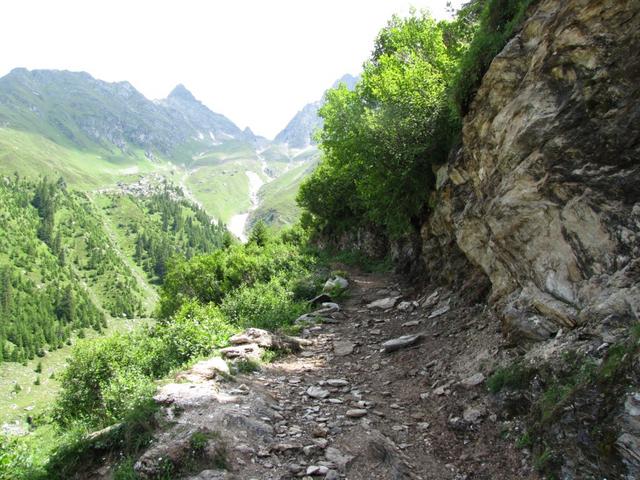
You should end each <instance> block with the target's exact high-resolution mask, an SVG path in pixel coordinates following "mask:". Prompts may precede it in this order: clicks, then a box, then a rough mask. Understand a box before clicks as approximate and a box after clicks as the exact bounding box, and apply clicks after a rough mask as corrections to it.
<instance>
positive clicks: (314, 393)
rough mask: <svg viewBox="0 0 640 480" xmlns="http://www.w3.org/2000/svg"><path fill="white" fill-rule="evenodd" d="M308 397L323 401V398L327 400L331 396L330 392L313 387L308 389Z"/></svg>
mask: <svg viewBox="0 0 640 480" xmlns="http://www.w3.org/2000/svg"><path fill="white" fill-rule="evenodd" d="M307 395H309V396H310V397H311V398H318V399H320V400H322V399H323V398H327V397H328V396H329V395H330V394H329V391H328V390H325V389H324V388H321V387H316V386H311V387H309V388H307Z"/></svg>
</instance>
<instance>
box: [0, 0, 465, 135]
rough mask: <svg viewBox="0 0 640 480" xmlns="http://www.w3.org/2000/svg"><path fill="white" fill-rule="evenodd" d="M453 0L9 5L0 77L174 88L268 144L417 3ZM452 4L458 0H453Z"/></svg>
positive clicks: (0, 36) (439, 8)
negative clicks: (57, 75)
mask: <svg viewBox="0 0 640 480" xmlns="http://www.w3.org/2000/svg"><path fill="white" fill-rule="evenodd" d="M446 3H447V2H446V0H413V1H411V0H224V1H222V0H179V1H178V0H171V1H169V0H102V1H98V0H56V1H51V0H2V3H1V4H0V16H1V18H2V19H3V22H2V24H3V25H2V28H0V45H2V46H3V47H2V55H1V56H0V76H2V75H5V74H6V73H8V72H9V71H10V70H11V69H13V68H15V67H26V68H29V69H36V68H47V69H65V70H75V71H78V70H83V71H87V72H89V73H90V74H91V75H93V76H94V77H96V78H99V79H102V80H107V81H121V80H128V81H129V82H131V83H132V84H133V85H134V86H135V87H136V88H137V89H138V90H140V91H141V92H142V93H143V94H144V95H145V96H147V97H148V98H163V97H166V96H167V94H168V93H169V92H170V91H171V89H172V88H173V87H174V86H175V85H176V84H178V83H183V84H184V85H185V86H186V87H187V88H188V89H189V90H191V92H192V93H193V94H194V95H195V96H196V97H197V98H198V99H200V100H201V101H202V102H204V103H205V104H206V105H207V106H208V107H209V108H211V109H212V110H214V111H216V112H219V113H222V114H224V115H226V116H227V117H229V118H230V119H231V120H233V121H234V122H235V123H237V124H238V126H239V127H241V128H244V127H245V126H250V127H251V129H252V130H253V131H254V132H255V133H257V134H261V135H265V136H267V137H269V138H272V137H273V136H274V135H275V134H276V133H277V132H278V131H280V130H281V129H282V128H283V127H284V126H285V125H286V123H287V122H288V121H289V120H290V119H291V117H293V115H295V113H296V112H297V111H298V110H300V109H301V108H302V107H303V106H304V105H305V104H306V103H309V102H311V101H314V100H317V99H318V98H320V96H321V95H322V93H323V92H324V90H325V89H326V88H327V87H329V86H331V84H332V83H333V82H334V81H335V80H336V79H337V78H339V77H341V76H342V75H343V74H345V73H351V74H357V73H358V72H359V71H360V67H361V65H362V62H363V61H364V60H365V59H366V58H367V57H368V56H369V54H370V52H371V49H372V47H373V41H374V39H375V37H376V34H377V32H378V31H379V30H380V28H382V27H383V26H384V25H385V24H386V22H387V20H388V19H389V18H390V17H391V15H392V14H393V13H400V14H406V13H407V12H408V10H409V6H410V5H413V6H415V7H416V8H418V9H423V8H427V9H429V10H430V11H431V12H432V14H433V15H434V16H436V17H437V18H445V17H446V9H445V5H446ZM452 3H453V5H454V6H457V5H459V4H460V3H461V0H454V1H453V2H452Z"/></svg>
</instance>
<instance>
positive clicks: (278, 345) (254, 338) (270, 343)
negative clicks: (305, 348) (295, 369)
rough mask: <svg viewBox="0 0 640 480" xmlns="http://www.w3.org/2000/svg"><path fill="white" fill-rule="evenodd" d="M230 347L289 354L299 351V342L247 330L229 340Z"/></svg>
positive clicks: (276, 335) (269, 333)
mask: <svg viewBox="0 0 640 480" xmlns="http://www.w3.org/2000/svg"><path fill="white" fill-rule="evenodd" d="M229 343H231V345H257V346H259V347H262V348H271V349H277V350H286V351H291V352H298V351H300V341H299V340H298V339H296V338H293V337H288V336H286V335H278V334H275V333H271V332H268V331H266V330H263V329H261V328H247V329H246V330H245V331H244V332H242V333H238V334H236V335H234V336H232V337H231V338H230V339H229Z"/></svg>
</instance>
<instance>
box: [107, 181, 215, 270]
mask: <svg viewBox="0 0 640 480" xmlns="http://www.w3.org/2000/svg"><path fill="white" fill-rule="evenodd" d="M158 189H159V191H158V192H157V193H155V194H153V195H151V196H149V197H140V198H137V197H133V196H130V195H126V196H123V195H115V194H113V195H107V196H105V197H103V198H101V199H100V202H101V204H102V205H103V210H104V211H105V213H106V216H107V218H108V220H110V221H111V223H112V224H114V225H115V226H116V227H115V228H116V229H117V230H118V232H119V233H120V234H121V238H122V243H123V244H124V245H125V247H126V248H127V250H128V252H127V253H128V254H129V255H130V256H131V257H132V258H133V259H134V261H135V262H136V263H137V264H138V265H139V266H140V267H142V269H143V270H144V271H145V272H147V274H148V275H149V276H150V277H151V278H152V279H157V280H158V281H159V282H161V281H162V280H163V278H164V276H165V274H166V272H167V270H168V268H169V264H170V262H171V261H172V259H173V258H174V257H178V258H180V257H186V258H191V257H193V256H194V255H197V254H201V253H206V252H211V251H213V250H215V249H218V248H221V247H222V246H223V245H224V243H225V241H226V236H225V234H226V233H227V231H226V229H225V227H224V225H223V224H221V223H217V222H212V221H211V218H210V217H209V216H208V215H207V214H206V212H205V211H204V210H202V209H201V208H199V207H198V206H196V205H194V204H193V203H190V202H188V201H187V200H185V199H183V198H181V197H180V195H181V193H180V191H179V189H178V188H177V187H172V186H171V185H170V184H168V183H166V182H165V183H164V184H161V185H159V186H158Z"/></svg>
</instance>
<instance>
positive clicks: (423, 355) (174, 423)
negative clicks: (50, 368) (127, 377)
mask: <svg viewBox="0 0 640 480" xmlns="http://www.w3.org/2000/svg"><path fill="white" fill-rule="evenodd" d="M436 292H437V293H434V291H433V290H432V291H429V290H424V291H413V290H411V288H410V287H406V286H403V285H400V284H398V283H395V282H394V278H393V277H390V276H385V275H381V274H363V273H357V272H352V274H351V275H350V288H349V292H348V297H347V299H346V300H345V301H344V302H343V303H342V305H341V311H339V312H336V313H333V314H331V315H330V316H329V317H330V318H327V319H326V321H324V322H323V323H321V324H318V325H316V326H312V327H310V328H308V329H306V330H305V332H304V334H303V336H304V337H306V339H307V340H308V342H305V343H307V345H306V346H304V347H303V349H302V351H301V352H299V353H297V354H292V355H288V356H286V357H283V358H280V359H278V360H277V361H275V362H273V363H271V364H268V365H266V366H264V367H263V368H262V370H260V371H257V372H255V373H247V374H243V375H238V376H235V377H233V378H232V379H229V378H228V377H226V376H217V374H216V370H215V368H214V366H215V365H217V364H218V362H215V361H213V362H212V361H205V362H202V363H201V364H199V365H196V366H195V367H193V368H192V370H191V371H189V372H186V374H183V375H182V376H179V378H181V380H180V381H177V382H176V383H175V384H170V385H167V386H165V387H163V388H162V389H161V390H160V392H159V394H158V396H157V397H156V398H157V400H158V401H159V402H160V403H161V404H162V405H164V408H163V410H162V412H163V415H164V417H165V420H166V422H165V423H164V425H165V426H164V427H163V428H162V429H160V430H159V431H157V432H156V434H155V439H156V441H155V442H154V443H153V444H152V445H151V447H150V448H149V449H148V450H147V451H146V452H145V453H144V454H143V456H142V457H141V460H139V461H138V465H137V468H136V469H137V470H138V471H139V472H140V471H146V472H148V473H149V474H150V476H149V477H145V478H152V477H153V475H152V474H151V472H154V469H155V470H157V469H158V468H159V467H158V465H159V462H161V461H163V460H166V459H167V458H168V459H170V460H171V461H172V462H173V463H174V465H176V464H182V465H184V464H185V463H184V462H185V458H186V457H185V456H188V455H189V454H188V451H192V450H193V448H194V442H193V439H194V438H196V436H197V435H204V437H203V438H207V439H209V440H208V443H207V449H208V450H207V451H208V452H209V454H210V455H209V456H208V457H207V456H206V455H205V456H204V457H202V458H201V459H200V461H198V462H196V463H195V464H194V463H193V462H191V463H190V464H189V467H188V468H187V469H186V470H182V471H181V472H182V473H181V474H179V475H178V474H176V476H175V477H172V478H189V479H192V480H205V479H253V478H255V479H287V478H296V477H305V475H307V478H311V477H313V478H334V479H336V478H348V479H352V480H373V479H381V480H382V479H405V478H406V479H425V480H427V479H458V480H462V479H535V478H538V476H537V475H536V474H535V473H534V471H533V469H532V468H531V466H530V460H531V459H530V455H529V453H528V452H527V450H526V449H525V450H519V449H517V448H516V447H515V446H514V444H515V439H517V438H518V437H519V436H520V435H521V434H522V431H521V430H520V427H519V425H517V424H516V423H514V422H511V421H508V420H506V419H505V418H502V417H501V416H500V411H499V409H498V408H497V407H494V406H492V402H491V397H490V396H489V395H488V394H487V389H486V386H485V384H484V378H485V375H487V376H488V374H489V372H490V370H491V368H492V366H493V365H494V364H495V362H497V361H498V360H499V359H500V358H502V357H503V356H504V355H508V351H507V350H506V349H505V348H503V347H504V345H503V340H502V337H501V335H500V333H499V331H497V329H496V325H497V323H496V321H495V320H492V319H491V317H490V315H491V314H490V313H489V312H488V310H487V309H486V308H485V307H484V306H482V305H472V304H470V303H471V302H470V301H469V300H466V299H465V294H468V292H457V293H452V292H448V291H445V290H443V289H440V290H437V291H436ZM399 297H401V299H402V300H405V301H409V303H404V304H402V305H401V308H402V309H399V308H397V307H393V306H391V307H390V308H386V309H382V308H376V307H374V306H372V305H370V304H371V302H374V301H376V300H382V299H386V298H391V299H392V300H390V303H391V304H393V303H397V302H398V300H400V298H399ZM414 301H415V302H417V305H418V306H416V303H413V302H414ZM405 308H406V309H405ZM414 308H415V309H414ZM412 309H414V310H413V311H410V310H412ZM414 334H420V335H421V338H420V341H418V342H417V343H415V344H414V345H411V346H408V347H406V348H401V349H398V350H396V351H393V352H390V353H387V352H384V351H383V348H382V344H383V343H384V342H385V341H388V340H390V339H394V338H397V337H400V336H403V335H414ZM221 455H222V456H224V461H223V462H220V458H221ZM183 457H185V458H183ZM187 463H189V462H187ZM216 467H218V468H216ZM220 467H224V468H220ZM110 475H111V469H110V467H109V466H106V467H105V466H102V469H101V470H100V474H99V475H97V474H96V475H94V476H93V477H92V478H109V477H110ZM162 478H164V477H162Z"/></svg>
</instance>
